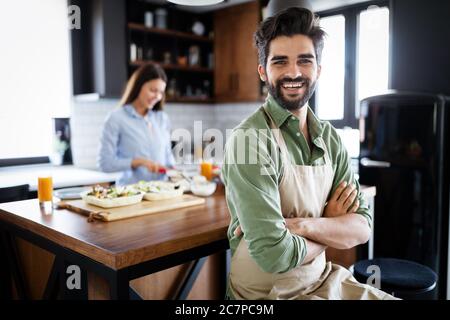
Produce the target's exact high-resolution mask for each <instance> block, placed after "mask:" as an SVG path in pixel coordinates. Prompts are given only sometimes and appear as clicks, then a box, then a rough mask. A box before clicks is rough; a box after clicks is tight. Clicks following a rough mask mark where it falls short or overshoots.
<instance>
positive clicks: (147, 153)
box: [98, 64, 174, 185]
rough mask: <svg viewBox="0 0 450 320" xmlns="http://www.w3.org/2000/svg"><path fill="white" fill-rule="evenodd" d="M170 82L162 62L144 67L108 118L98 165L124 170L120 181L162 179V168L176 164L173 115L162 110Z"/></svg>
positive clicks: (125, 182)
mask: <svg viewBox="0 0 450 320" xmlns="http://www.w3.org/2000/svg"><path fill="white" fill-rule="evenodd" d="M166 83H167V76H166V74H165V72H164V70H163V69H162V68H161V67H160V66H159V65H157V64H146V65H144V66H142V67H140V68H139V69H137V70H136V71H135V72H134V73H133V75H132V76H131V78H130V79H129V80H128V83H127V86H126V89H125V93H124V94H123V96H122V99H121V101H120V105H121V107H119V108H117V109H115V110H113V111H112V112H111V113H110V114H109V115H108V117H107V119H106V121H105V124H104V127H103V133H102V137H101V146H100V154H99V158H98V166H99V167H100V169H101V170H102V171H104V172H117V171H122V172H123V173H122V175H121V176H120V178H119V179H118V181H116V184H118V185H126V184H131V183H136V182H138V181H139V180H147V181H149V180H158V179H161V178H162V177H163V174H161V173H160V172H161V171H162V170H161V169H165V168H166V167H171V166H173V164H174V158H173V154H172V150H171V142H170V125H169V118H168V116H167V114H166V113H165V112H163V111H162V109H163V104H164V91H165V89H166Z"/></svg>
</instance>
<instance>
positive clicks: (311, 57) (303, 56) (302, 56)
mask: <svg viewBox="0 0 450 320" xmlns="http://www.w3.org/2000/svg"><path fill="white" fill-rule="evenodd" d="M297 58H301V59H315V58H316V57H315V56H314V55H313V54H311V53H303V54H299V55H298V56H297Z"/></svg>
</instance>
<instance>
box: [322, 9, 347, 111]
mask: <svg viewBox="0 0 450 320" xmlns="http://www.w3.org/2000/svg"><path fill="white" fill-rule="evenodd" d="M320 25H321V27H322V28H323V29H324V30H325V31H326V32H327V37H326V39H325V46H326V50H324V51H323V53H322V62H321V64H322V69H323V70H322V71H323V72H322V74H321V76H320V81H319V82H318V86H317V92H318V94H317V96H316V105H317V108H316V111H317V115H318V116H319V118H321V119H323V120H341V119H343V118H344V80H345V18H344V16H343V15H337V16H331V17H326V18H323V19H321V20H320Z"/></svg>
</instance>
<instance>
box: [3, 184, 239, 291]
mask: <svg viewBox="0 0 450 320" xmlns="http://www.w3.org/2000/svg"><path fill="white" fill-rule="evenodd" d="M229 222H230V216H229V212H228V208H227V206H226V202H225V196H224V192H223V189H221V190H219V191H218V192H216V194H215V195H214V196H212V197H209V198H207V199H206V204H205V205H200V206H193V207H189V208H184V209H178V210H172V211H168V212H163V213H156V214H151V215H147V216H143V217H136V218H131V219H126V220H121V221H116V222H107V223H106V222H99V221H96V222H93V223H87V221H86V217H84V216H81V215H78V214H76V213H73V212H70V211H67V210H55V211H54V212H53V214H50V215H45V214H43V213H41V211H40V209H39V205H38V200H37V199H33V200H25V201H17V202H10V203H4V204H0V230H1V231H2V234H3V235H2V237H3V240H4V243H5V244H6V249H8V248H9V250H6V251H7V252H8V253H9V255H10V256H9V258H8V259H10V261H12V264H10V268H11V269H20V266H19V265H18V262H17V259H15V258H16V257H15V252H14V251H15V250H14V246H13V239H14V238H13V237H20V238H23V239H25V240H26V241H29V242H31V243H33V244H35V245H37V246H39V247H41V248H43V249H45V250H48V251H50V252H51V253H53V254H55V260H54V263H53V268H52V272H51V274H50V278H49V280H48V282H47V287H46V290H45V293H44V298H51V297H55V295H56V292H58V291H59V295H60V296H62V297H63V298H70V297H79V298H87V289H84V290H83V288H87V279H86V275H85V272H86V271H90V272H95V273H96V274H98V275H100V276H102V277H103V278H105V279H107V281H108V282H109V285H110V297H111V298H112V299H129V298H130V286H129V282H130V280H132V279H136V278H139V277H142V276H144V275H148V274H151V273H154V272H158V271H161V270H164V269H167V268H170V267H173V266H176V265H179V264H182V263H185V262H188V261H192V260H198V262H197V263H196V264H193V267H192V270H190V271H189V273H190V275H191V276H192V277H194V279H195V276H196V273H197V274H198V271H199V269H200V268H201V262H202V259H203V258H204V257H206V256H208V255H210V254H213V253H217V252H225V250H227V249H228V248H229V244H228V240H227V236H226V231H227V228H228V224H229ZM224 256H226V253H225V255H224ZM203 261H204V260H203ZM70 265H75V266H79V268H80V269H81V270H82V271H83V272H82V275H83V278H82V286H81V287H82V289H81V290H68V289H67V288H66V287H67V286H66V285H65V283H66V280H67V278H68V277H69V276H70V274H67V270H68V269H67V267H68V266H70ZM223 269H224V270H223V279H221V281H222V284H221V288H222V290H225V288H226V275H227V270H226V266H225V264H224V268H223ZM11 271H13V273H14V272H17V270H11ZM192 277H188V279H187V283H186V285H185V286H184V288H182V290H181V293H180V294H182V295H187V293H188V289H189V285H192V282H193V280H192ZM17 278H18V279H19V284H20V278H21V277H20V274H19V275H18V277H17ZM19 287H20V286H19ZM19 289H20V288H19ZM18 291H20V290H18ZM132 294H133V292H132Z"/></svg>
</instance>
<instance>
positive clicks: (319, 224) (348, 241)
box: [289, 213, 371, 249]
mask: <svg viewBox="0 0 450 320" xmlns="http://www.w3.org/2000/svg"><path fill="white" fill-rule="evenodd" d="M293 219H294V220H293V221H292V222H291V223H290V225H291V226H290V228H289V229H290V230H291V232H294V233H296V234H298V235H300V236H302V237H305V238H307V239H309V240H312V241H314V242H318V243H319V244H323V245H326V246H329V247H333V248H336V249H349V248H352V247H354V246H356V245H359V244H361V243H365V242H367V241H368V239H369V237H370V232H371V230H370V227H369V224H368V223H367V220H366V219H365V218H364V217H363V216H362V215H360V214H355V213H349V214H346V215H343V216H339V217H335V218H293ZM295 219H296V220H295ZM292 225H293V226H292Z"/></svg>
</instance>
